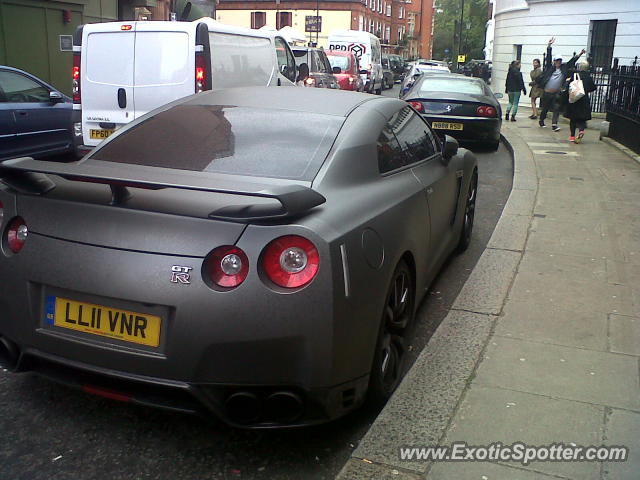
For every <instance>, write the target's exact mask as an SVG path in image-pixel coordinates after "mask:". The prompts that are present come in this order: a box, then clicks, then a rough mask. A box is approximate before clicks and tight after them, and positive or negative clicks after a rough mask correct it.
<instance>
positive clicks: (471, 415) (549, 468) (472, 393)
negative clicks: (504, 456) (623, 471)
mask: <svg viewBox="0 0 640 480" xmlns="http://www.w3.org/2000/svg"><path fill="white" fill-rule="evenodd" d="M604 411H605V409H604V407H600V406H595V405H588V404H584V403H577V402H572V401H567V400H561V399H556V398H548V397H543V396H540V395H531V394H528V393H522V392H514V391H510V390H504V389H499V388H490V387H486V386H481V385H476V384H473V385H472V386H471V388H470V390H469V391H468V392H467V394H466V395H465V398H464V400H463V402H462V405H461V406H460V409H459V410H458V412H457V413H456V416H455V418H454V421H453V424H452V425H451V428H450V429H449V431H448V432H447V438H446V440H445V443H446V444H449V443H451V442H454V441H464V442H466V443H467V444H469V445H489V444H491V443H494V442H500V443H502V445H512V444H513V443H516V442H522V443H525V444H527V445H531V446H542V445H550V444H553V443H565V444H570V443H575V444H576V445H600V444H601V443H602V439H603V436H604ZM501 463H505V464H508V465H512V466H515V467H520V468H523V469H526V470H533V471H539V472H544V473H546V474H550V475H560V476H562V477H569V478H576V479H580V480H583V479H584V480H586V479H593V480H599V479H600V464H599V463H598V462H579V463H578V462H576V463H568V462H532V463H531V464H529V465H522V464H520V463H518V462H501ZM451 478H457V477H451Z"/></svg>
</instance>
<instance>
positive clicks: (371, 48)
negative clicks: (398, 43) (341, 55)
mask: <svg viewBox="0 0 640 480" xmlns="http://www.w3.org/2000/svg"><path fill="white" fill-rule="evenodd" d="M328 43H329V50H339V51H343V52H352V53H353V54H354V55H355V56H356V57H358V60H359V63H360V68H361V69H362V70H361V71H360V75H361V77H362V81H363V82H364V84H365V91H367V92H369V93H374V92H375V93H376V94H377V95H380V94H381V93H382V83H383V80H384V78H383V74H382V48H381V47H380V40H379V39H378V37H376V36H375V35H374V34H372V33H369V32H362V31H360V30H334V31H333V32H331V33H330V34H329V38H328Z"/></svg>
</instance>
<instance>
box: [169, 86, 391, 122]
mask: <svg viewBox="0 0 640 480" xmlns="http://www.w3.org/2000/svg"><path fill="white" fill-rule="evenodd" d="M375 100H381V98H380V97H376V96H373V95H368V94H365V93H357V92H350V91H341V90H328V89H324V88H304V87H282V88H275V87H264V86H262V87H242V88H228V89H220V90H211V91H208V92H203V93H200V94H198V95H194V96H191V97H187V100H186V101H184V102H180V101H178V102H174V103H172V104H171V105H177V104H182V103H184V104H187V105H220V106H236V107H246V108H256V109H258V108H259V109H263V110H264V109H270V110H289V111H296V112H302V113H315V114H320V115H335V116H340V117H346V116H348V115H349V113H351V112H352V111H353V109H355V108H356V107H358V106H360V105H362V104H363V103H366V102H372V101H375ZM275 121H277V120H275Z"/></svg>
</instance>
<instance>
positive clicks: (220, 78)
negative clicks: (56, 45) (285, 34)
mask: <svg viewBox="0 0 640 480" xmlns="http://www.w3.org/2000/svg"><path fill="white" fill-rule="evenodd" d="M73 50H74V57H73V102H74V109H75V110H78V111H80V113H79V114H80V116H81V121H82V136H83V142H82V143H83V144H84V148H83V149H84V150H85V151H86V150H90V149H91V148H93V147H95V146H96V145H98V143H100V141H102V140H103V139H105V138H107V137H108V136H109V135H111V134H112V133H113V132H114V131H115V130H116V129H117V128H119V127H121V126H123V125H125V124H127V123H129V122H131V121H132V120H134V119H136V118H138V117H140V116H141V115H144V114H145V113H147V112H149V111H151V110H153V109H155V108H158V107H160V106H162V105H165V104H167V103H169V102H172V101H174V100H176V99H178V98H182V97H185V96H188V95H192V94H194V93H199V92H202V91H204V90H210V89H212V88H216V89H217V88H227V87H241V86H257V85H267V86H269V85H270V86H274V87H275V86H295V80H296V63H295V58H294V56H293V53H292V52H291V49H290V48H289V45H288V44H287V42H286V40H285V39H284V38H282V37H281V36H280V35H279V34H278V33H277V32H276V33H271V32H265V31H259V30H251V29H247V28H241V27H234V26H230V25H224V24H221V23H219V22H217V21H215V20H213V19H211V18H202V19H200V20H196V21H193V22H163V21H160V22H144V21H138V22H110V23H95V24H87V25H81V26H80V27H78V29H77V31H76V33H75V35H74V47H73Z"/></svg>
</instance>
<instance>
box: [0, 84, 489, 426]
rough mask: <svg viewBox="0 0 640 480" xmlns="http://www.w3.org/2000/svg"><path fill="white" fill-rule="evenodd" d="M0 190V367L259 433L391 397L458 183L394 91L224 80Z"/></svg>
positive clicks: (458, 210)
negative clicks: (380, 93)
mask: <svg viewBox="0 0 640 480" xmlns="http://www.w3.org/2000/svg"><path fill="white" fill-rule="evenodd" d="M283 132H286V135H285V136H283ZM0 179H1V180H2V183H0V202H1V205H2V206H3V215H2V221H1V222H2V223H1V225H0V231H1V232H3V238H2V242H0V252H1V253H0V284H2V289H0V305H2V306H3V308H2V312H1V313H2V314H0V363H1V364H2V366H3V367H4V368H6V369H8V370H11V371H24V370H32V371H35V372H37V373H41V374H45V375H46V376H47V377H48V378H51V379H54V380H59V381H62V382H64V383H66V384H68V385H73V386H77V387H78V388H81V389H83V390H84V391H85V392H89V393H93V394H97V395H102V396H105V397H108V398H116V399H119V400H123V401H131V402H134V403H139V404H142V405H147V406H157V407H160V408H167V409H170V410H173V411H182V412H192V413H197V412H199V413H206V414H209V415H211V414H213V415H216V416H218V417H220V418H221V419H223V420H224V421H226V422H228V423H229V424H231V425H235V426H242V427H247V428H273V427H283V426H296V425H297V426H299V425H309V424H314V423H321V422H326V421H329V420H332V419H335V418H338V417H341V416H343V415H345V414H346V413H348V412H349V411H351V410H353V409H355V408H356V407H357V406H359V405H360V404H362V402H363V400H364V399H365V396H366V395H367V394H368V395H370V396H371V398H372V399H373V400H375V401H379V402H382V401H384V400H385V399H386V398H388V397H389V396H390V395H391V393H392V392H393V391H394V389H395V388H396V386H397V385H398V383H399V382H400V380H401V378H402V375H403V371H404V370H403V366H404V361H405V358H406V355H407V353H408V350H409V349H408V345H410V341H411V331H412V327H413V322H414V318H415V312H416V309H417V306H418V304H419V302H420V299H421V298H422V297H423V295H424V293H425V292H426V291H427V287H428V285H429V284H430V282H431V281H432V279H433V278H434V277H435V275H436V274H437V273H438V271H439V270H440V268H441V267H442V265H443V264H444V263H445V261H446V259H447V257H449V255H450V254H451V253H452V252H453V251H455V250H457V251H463V250H464V249H466V248H467V246H468V245H469V242H470V240H471V232H472V228H473V214H474V207H475V200H476V192H477V179H478V176H477V161H476V158H475V157H474V155H473V154H472V153H471V152H469V151H467V150H464V149H460V150H458V145H457V142H456V141H455V140H454V139H452V138H450V137H449V138H446V139H445V141H444V142H442V143H441V142H439V141H438V140H437V139H436V137H435V136H434V134H433V132H432V130H431V128H430V127H429V125H428V123H427V122H425V121H424V120H423V119H422V118H421V117H420V115H418V114H417V113H416V112H415V111H414V109H413V108H412V107H411V106H409V105H407V104H406V103H405V102H402V101H400V100H398V99H393V98H387V97H376V96H372V95H366V94H360V93H356V92H342V91H334V92H329V91H326V90H321V89H315V88H281V89H278V88H268V87H244V88H236V89H227V90H214V91H211V92H205V93H203V94H201V95H194V96H191V97H188V98H186V99H182V100H177V101H175V102H174V103H172V104H171V105H170V106H168V107H166V108H163V109H159V110H156V112H154V114H149V115H145V116H143V117H141V118H139V119H137V120H135V121H134V122H132V123H130V124H129V125H127V126H126V127H123V128H122V129H120V130H119V131H118V132H116V133H115V134H114V135H112V136H111V137H109V138H108V139H107V140H106V141H105V142H103V143H102V144H100V146H98V148H97V149H95V150H93V152H92V153H91V154H90V155H88V156H87V157H85V158H84V159H83V160H81V161H79V162H75V163H71V164H59V163H55V162H45V161H38V160H32V159H30V158H23V159H20V160H14V161H12V162H11V163H9V164H7V163H4V164H0ZM54 186H55V188H53V187H54ZM27 192H28V193H27ZM79 226H81V228H79ZM42 401H43V402H46V401H49V400H48V399H42ZM73 414H74V413H73V412H69V415H73Z"/></svg>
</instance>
